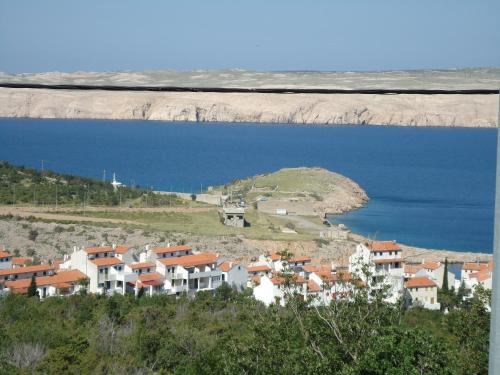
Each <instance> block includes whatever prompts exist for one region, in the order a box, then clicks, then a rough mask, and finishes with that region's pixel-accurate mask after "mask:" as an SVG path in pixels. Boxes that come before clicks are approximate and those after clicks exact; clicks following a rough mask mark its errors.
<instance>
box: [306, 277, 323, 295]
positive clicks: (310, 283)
mask: <svg viewBox="0 0 500 375" xmlns="http://www.w3.org/2000/svg"><path fill="white" fill-rule="evenodd" d="M307 291H308V292H310V293H317V292H320V291H321V288H320V286H319V285H318V284H317V283H315V282H314V280H307Z"/></svg>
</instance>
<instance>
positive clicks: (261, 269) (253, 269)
mask: <svg viewBox="0 0 500 375" xmlns="http://www.w3.org/2000/svg"><path fill="white" fill-rule="evenodd" d="M271 269H272V268H271V267H269V266H268V265H267V264H261V265H259V266H252V267H248V268H247V270H248V272H249V273H254V272H266V271H271Z"/></svg>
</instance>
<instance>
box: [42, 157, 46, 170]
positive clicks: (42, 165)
mask: <svg viewBox="0 0 500 375" xmlns="http://www.w3.org/2000/svg"><path fill="white" fill-rule="evenodd" d="M46 161H47V160H43V159H42V174H43V163H44V162H46Z"/></svg>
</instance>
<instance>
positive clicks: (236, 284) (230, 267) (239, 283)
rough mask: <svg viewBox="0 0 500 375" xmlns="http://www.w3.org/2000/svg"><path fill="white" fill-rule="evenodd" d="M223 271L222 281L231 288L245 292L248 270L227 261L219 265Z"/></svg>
mask: <svg viewBox="0 0 500 375" xmlns="http://www.w3.org/2000/svg"><path fill="white" fill-rule="evenodd" d="M218 267H219V269H220V270H221V272H222V274H221V281H222V282H225V283H227V284H228V285H229V286H230V287H231V288H233V289H236V290H240V291H241V290H243V289H244V288H245V287H246V285H247V281H248V271H247V268H246V267H245V266H243V265H241V264H237V263H235V262H230V261H225V262H222V263H220V264H219V266H218Z"/></svg>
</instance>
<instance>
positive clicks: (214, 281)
mask: <svg viewBox="0 0 500 375" xmlns="http://www.w3.org/2000/svg"><path fill="white" fill-rule="evenodd" d="M217 259H218V254H215V253H198V254H191V255H184V256H179V257H174V256H167V257H162V258H160V259H158V260H157V261H156V270H157V272H158V273H159V274H160V275H162V276H163V277H164V278H165V292H166V293H167V294H176V295H180V294H181V293H188V294H192V293H196V292H197V291H200V290H214V289H216V288H218V287H219V286H220V285H221V283H222V277H221V276H222V272H221V270H219V269H218V268H217Z"/></svg>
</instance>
